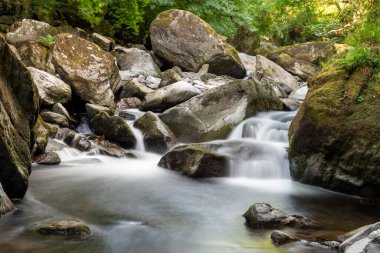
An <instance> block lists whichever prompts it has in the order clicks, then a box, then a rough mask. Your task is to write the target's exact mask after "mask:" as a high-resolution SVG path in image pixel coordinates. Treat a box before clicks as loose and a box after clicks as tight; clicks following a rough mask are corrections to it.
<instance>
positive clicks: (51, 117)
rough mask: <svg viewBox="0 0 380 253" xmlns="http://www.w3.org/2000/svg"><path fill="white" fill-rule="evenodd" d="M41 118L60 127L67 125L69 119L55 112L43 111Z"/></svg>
mask: <svg viewBox="0 0 380 253" xmlns="http://www.w3.org/2000/svg"><path fill="white" fill-rule="evenodd" d="M41 118H42V119H43V120H44V121H45V122H47V123H50V124H57V125H59V126H61V127H69V120H68V119H67V118H66V117H65V116H63V115H61V114H58V113H55V112H49V111H46V112H43V113H41Z"/></svg>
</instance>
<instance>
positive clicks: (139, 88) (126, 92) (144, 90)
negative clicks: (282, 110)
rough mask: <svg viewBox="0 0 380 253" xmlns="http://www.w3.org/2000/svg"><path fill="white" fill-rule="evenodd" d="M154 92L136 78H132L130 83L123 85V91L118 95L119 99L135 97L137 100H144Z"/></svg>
mask: <svg viewBox="0 0 380 253" xmlns="http://www.w3.org/2000/svg"><path fill="white" fill-rule="evenodd" d="M152 92H154V90H153V89H151V88H149V87H147V86H145V84H144V83H142V82H141V80H139V79H138V78H133V80H132V81H130V82H129V83H127V84H125V85H124V87H123V90H122V91H121V93H120V97H121V98H130V97H137V98H139V99H144V98H145V96H146V95H147V94H149V93H152Z"/></svg>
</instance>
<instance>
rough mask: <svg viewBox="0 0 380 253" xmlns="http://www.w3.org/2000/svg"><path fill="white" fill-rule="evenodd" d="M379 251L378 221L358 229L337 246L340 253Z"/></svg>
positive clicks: (379, 223)
mask: <svg viewBox="0 0 380 253" xmlns="http://www.w3.org/2000/svg"><path fill="white" fill-rule="evenodd" d="M379 251H380V222H378V223H375V224H372V225H369V226H366V228H364V229H360V230H359V232H357V233H355V234H354V235H353V236H352V237H350V238H348V239H347V240H345V241H344V242H343V243H342V244H341V245H340V246H339V252H340V253H351V252H360V253H375V252H379Z"/></svg>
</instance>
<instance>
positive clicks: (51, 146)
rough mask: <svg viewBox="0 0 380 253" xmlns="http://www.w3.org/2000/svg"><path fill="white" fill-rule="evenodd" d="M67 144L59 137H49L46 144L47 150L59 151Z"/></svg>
mask: <svg viewBox="0 0 380 253" xmlns="http://www.w3.org/2000/svg"><path fill="white" fill-rule="evenodd" d="M66 147H67V145H66V144H64V143H62V142H61V141H59V140H57V139H52V138H49V141H48V144H47V146H46V149H45V152H46V153H48V152H58V151H61V150H63V149H64V148H66Z"/></svg>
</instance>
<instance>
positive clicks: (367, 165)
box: [289, 64, 380, 198]
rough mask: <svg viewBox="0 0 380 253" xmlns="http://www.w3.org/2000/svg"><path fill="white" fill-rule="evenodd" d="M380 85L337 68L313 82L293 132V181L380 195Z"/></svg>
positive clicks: (360, 71)
mask: <svg viewBox="0 0 380 253" xmlns="http://www.w3.org/2000/svg"><path fill="white" fill-rule="evenodd" d="M379 92H380V81H379V79H376V78H373V79H370V75H368V72H366V71H365V69H357V70H355V71H354V72H353V73H352V74H349V73H348V72H347V71H346V70H344V69H342V68H341V67H339V65H337V64H331V65H328V66H326V67H325V68H324V69H323V70H322V71H321V72H319V73H318V74H316V75H315V76H314V77H312V78H311V79H310V80H309V92H308V94H307V96H306V99H305V101H304V102H303V104H302V105H301V108H300V109H299V111H298V114H297V115H296V117H295V118H294V120H293V122H292V124H291V127H290V131H289V140H290V147H289V158H290V172H291V175H292V177H293V178H294V179H295V180H297V181H300V182H302V183H307V184H312V185H317V186H322V187H325V188H329V189H331V190H335V191H339V192H344V193H348V194H354V195H359V196H363V197H375V198H379V197H380V170H379V164H380V142H379V140H380V124H379V122H380V113H379V108H380V95H379Z"/></svg>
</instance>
